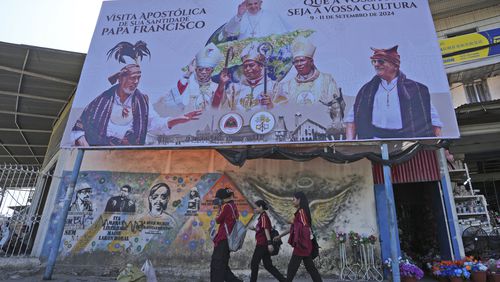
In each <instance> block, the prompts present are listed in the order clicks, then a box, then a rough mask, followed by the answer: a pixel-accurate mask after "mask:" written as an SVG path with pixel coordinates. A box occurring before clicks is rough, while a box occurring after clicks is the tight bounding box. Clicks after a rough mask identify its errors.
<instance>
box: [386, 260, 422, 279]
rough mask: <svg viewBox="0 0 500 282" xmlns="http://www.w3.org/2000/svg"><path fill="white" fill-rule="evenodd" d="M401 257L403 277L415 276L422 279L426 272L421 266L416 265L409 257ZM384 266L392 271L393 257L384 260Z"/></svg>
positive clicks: (400, 266)
mask: <svg viewBox="0 0 500 282" xmlns="http://www.w3.org/2000/svg"><path fill="white" fill-rule="evenodd" d="M398 259H399V274H400V275H401V277H415V278H416V279H417V280H420V279H422V278H423V277H424V272H423V271H422V269H420V267H418V266H416V265H415V264H414V263H412V262H410V260H409V259H403V258H401V257H399V258H398ZM384 266H385V267H386V268H387V269H388V270H389V271H392V259H391V258H388V259H386V260H385V261H384Z"/></svg>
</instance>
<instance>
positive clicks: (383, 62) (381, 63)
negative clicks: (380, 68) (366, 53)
mask: <svg viewBox="0 0 500 282" xmlns="http://www.w3.org/2000/svg"><path fill="white" fill-rule="evenodd" d="M377 63H378V64H379V65H383V64H385V60H384V59H373V60H372V65H376V64H377Z"/></svg>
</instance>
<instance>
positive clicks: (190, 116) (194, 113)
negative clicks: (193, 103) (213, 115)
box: [184, 111, 201, 121]
mask: <svg viewBox="0 0 500 282" xmlns="http://www.w3.org/2000/svg"><path fill="white" fill-rule="evenodd" d="M200 115H201V111H192V112H189V113H187V114H184V117H185V118H186V119H187V121H190V120H198V119H200V118H199V116H200Z"/></svg>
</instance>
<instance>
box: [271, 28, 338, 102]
mask: <svg viewBox="0 0 500 282" xmlns="http://www.w3.org/2000/svg"><path fill="white" fill-rule="evenodd" d="M315 51H316V47H315V46H314V45H313V44H311V43H310V42H309V41H308V40H307V39H306V38H305V37H303V36H299V37H297V38H296V39H295V40H294V42H293V43H292V55H293V66H294V67H295V69H296V70H297V75H296V76H295V77H294V78H293V79H290V80H288V81H285V82H282V83H280V84H279V85H278V87H276V89H275V92H276V93H275V95H274V103H275V104H282V103H287V102H288V103H296V104H299V105H308V104H316V103H318V102H321V103H323V104H325V105H328V104H330V105H331V104H332V103H333V100H334V99H337V98H338V97H339V96H340V92H339V89H338V88H337V83H336V82H335V80H334V79H333V77H332V75H331V74H327V73H322V72H320V71H319V70H318V69H317V68H316V66H315V65H314V59H313V57H314V52H315Z"/></svg>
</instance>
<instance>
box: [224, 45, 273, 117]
mask: <svg viewBox="0 0 500 282" xmlns="http://www.w3.org/2000/svg"><path fill="white" fill-rule="evenodd" d="M265 60H266V59H265V57H264V55H262V54H260V53H259V51H258V43H256V42H252V43H250V44H249V45H247V46H246V47H245V48H244V49H243V51H242V52H241V61H242V62H243V63H242V65H241V68H242V69H243V77H242V78H241V81H240V82H239V83H234V84H231V85H230V87H229V89H228V91H226V93H227V95H226V99H225V101H224V104H223V105H222V106H223V108H229V109H231V110H240V111H250V110H254V109H262V110H266V109H272V108H273V103H272V98H271V94H272V89H273V86H274V83H273V82H272V81H271V80H267V89H265V88H266V87H265V86H264V63H265ZM264 90H267V92H269V93H265V91H264Z"/></svg>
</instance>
